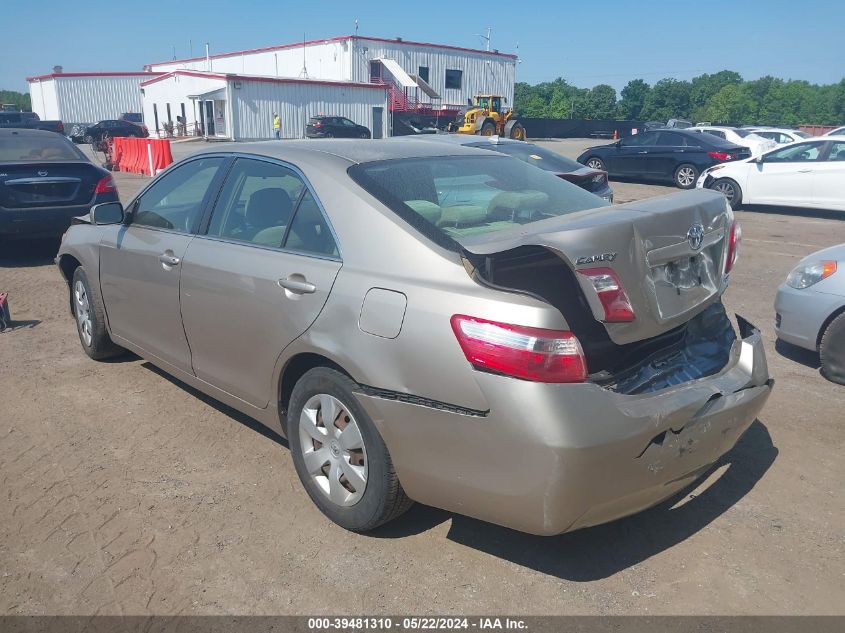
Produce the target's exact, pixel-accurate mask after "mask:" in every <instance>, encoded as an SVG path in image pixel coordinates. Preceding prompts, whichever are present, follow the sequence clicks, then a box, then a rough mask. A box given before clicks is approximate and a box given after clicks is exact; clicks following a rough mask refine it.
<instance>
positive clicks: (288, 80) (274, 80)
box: [141, 70, 388, 90]
mask: <svg viewBox="0 0 845 633" xmlns="http://www.w3.org/2000/svg"><path fill="white" fill-rule="evenodd" d="M175 75H184V76H188V77H203V78H207V79H224V80H240V81H256V82H259V83H271V84H311V85H318V86H346V87H349V88H370V89H374V90H387V89H388V86H387V85H385V84H368V83H359V82H355V81H329V80H326V79H296V78H293V77H263V76H259V75H237V74H231V73H228V74H222V73H205V72H199V71H196V70H172V71H170V72H169V73H162V74H159V76H158V77H155V78H154V79H149V80H147V81H143V82H141V87H144V86H148V85H150V84H153V83H156V82H158V81H161V80H162V79H169V78H170V77H173V76H175Z"/></svg>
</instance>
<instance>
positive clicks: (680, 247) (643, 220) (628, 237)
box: [459, 190, 733, 344]
mask: <svg viewBox="0 0 845 633" xmlns="http://www.w3.org/2000/svg"><path fill="white" fill-rule="evenodd" d="M732 221H733V213H732V212H731V210H730V208H729V207H728V206H727V204H726V202H725V198H724V196H722V195H721V194H718V193H716V192H713V191H708V190H693V191H684V192H678V193H674V194H670V195H667V196H663V197H660V198H651V199H648V200H642V201H637V202H630V203H627V204H622V205H616V206H611V207H599V208H596V209H590V210H587V211H581V212H578V213H573V214H570V215H564V216H561V217H557V218H550V219H548V220H542V221H539V222H533V223H530V224H526V225H523V226H521V227H518V228H516V229H511V230H507V231H501V232H496V233H486V234H481V235H477V236H472V237H466V238H460V239H459V242H460V244H461V246H463V247H464V248H465V249H466V250H467V251H468V252H469V253H473V254H476V255H492V254H494V253H499V252H502V251H508V250H511V249H514V248H518V247H520V246H528V245H536V246H543V247H545V248H547V249H550V250H552V251H554V252H555V253H557V254H558V255H559V256H560V257H561V258H562V259H563V260H564V261H565V262H566V264H567V265H568V266H569V267H570V268H571V269H572V270H574V271H576V272H577V271H578V270H579V269H585V268H596V267H608V268H612V269H613V270H614V271H615V272H616V274H617V276H618V277H619V279H620V280H621V282H622V284H623V286H624V288H625V291H626V293H627V295H628V297H629V299H630V301H631V305H632V306H633V308H634V313H635V315H636V318H635V319H634V321H632V322H629V323H604V327H605V329H606V330H607V334H608V336H609V337H610V339H611V340H612V341H613V342H614V343H617V344H626V343H632V342H636V341H641V340H644V339H648V338H652V337H655V336H658V335H660V334H664V333H666V332H668V331H670V330H672V329H673V328H675V327H677V326H679V325H681V324H683V323H686V322H687V321H689V320H690V319H692V318H693V317H694V316H696V315H697V314H699V313H701V312H702V311H703V310H704V309H705V308H707V306H709V305H711V304H712V303H714V302H716V301H718V299H719V297H720V295H721V293H722V291H723V290H724V288H725V281H726V280H725V279H724V259H725V249H726V244H727V240H728V234H729V231H730V225H731V223H732ZM698 227H700V231H699V230H698ZM697 232H698V233H701V243H700V245H699V244H698V243H697V241H696V239H694V238H695V234H696V233H697ZM691 236H692V238H691ZM575 277H576V279H577V281H578V283H579V285H580V286H581V289H582V291H583V293H584V296H585V297H586V298H587V301H588V303H589V304H590V308H591V310H592V312H593V316H594V317H595V319H596V320H597V321H601V320H602V318H603V316H604V310H603V308H602V306H601V302H600V301H599V298H598V295H597V294H596V291H595V289H594V288H593V286H592V284H591V282H590V281H589V280H588V279H587V278H586V277H585V276H583V275H578V274H576V275H575Z"/></svg>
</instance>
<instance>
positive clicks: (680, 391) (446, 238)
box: [57, 139, 772, 534]
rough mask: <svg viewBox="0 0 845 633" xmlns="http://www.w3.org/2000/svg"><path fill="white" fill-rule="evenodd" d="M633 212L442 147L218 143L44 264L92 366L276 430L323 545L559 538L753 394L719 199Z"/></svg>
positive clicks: (677, 455)
mask: <svg viewBox="0 0 845 633" xmlns="http://www.w3.org/2000/svg"><path fill="white" fill-rule="evenodd" d="M631 204H632V205H633V206H629V205H619V206H607V205H606V204H605V203H604V202H603V201H602V200H600V199H599V198H598V197H596V196H594V195H592V194H590V193H589V192H586V191H584V190H583V189H580V188H578V187H573V186H572V185H571V183H568V182H565V181H563V180H561V179H560V178H557V177H556V176H555V175H554V174H552V173H548V172H545V171H543V170H540V169H536V168H534V167H531V166H530V165H528V164H526V163H524V162H521V161H518V160H516V159H514V158H511V157H509V156H503V155H498V154H496V153H494V152H490V151H487V150H479V149H475V148H467V147H460V146H457V145H454V146H446V145H445V144H443V143H423V142H419V141H401V140H395V139H391V140H378V141H373V142H368V143H346V142H344V141H325V142H322V143H320V146H319V147H317V146H315V145H310V146H309V145H303V144H301V143H297V142H284V141H282V142H274V143H253V144H228V145H226V147H215V148H212V149H210V150H207V151H206V152H204V153H199V154H195V155H193V156H191V157H189V158H186V159H184V160H183V161H181V162H180V163H178V164H176V165H174V166H172V167H171V168H169V169H168V170H167V171H165V172H163V173H162V174H160V175H159V176H158V177H156V178H155V179H153V180H152V181H151V183H150V184H149V185H147V186H146V187H145V188H144V189H143V190H142V191H141V192H140V193H139V194H138V195H137V196H136V197H135V198H134V199H132V200H131V201H129V202H128V204H127V206H126V208H125V209H124V208H123V207H122V206H121V205H120V204H119V203H114V204H108V205H98V206H96V207H95V208H94V209H93V210H92V212H91V214H90V219H89V221H88V223H85V224H79V225H74V226H72V227H71V228H70V230H68V232H67V233H66V234H65V237H64V239H63V241H62V245H61V247H60V249H59V256H58V259H57V263H58V266H59V269H60V271H61V274H62V275H63V276H64V278H65V279H66V280H67V282H68V285H69V290H70V298H71V305H72V310H73V314H74V317H75V320H76V323H77V328H78V331H79V338H80V341H81V344H82V347H83V349H84V351H85V352H86V353H87V354H88V355H89V356H91V357H92V358H95V359H102V358H106V357H108V356H111V355H113V354H116V353H120V352H121V348H125V349H130V350H133V351H134V352H136V353H138V354H140V355H141V356H143V357H144V358H146V359H148V360H149V362H150V363H152V364H154V365H156V366H158V367H160V368H162V370H164V371H165V372H167V373H169V374H171V375H173V376H176V377H177V378H178V379H179V380H181V381H183V382H185V383H186V384H188V385H191V386H193V387H195V388H196V389H198V390H200V391H202V392H204V393H206V394H209V395H211V396H213V397H214V398H216V399H218V400H221V401H222V402H225V403H227V404H228V405H230V406H232V407H234V408H235V409H237V410H239V411H242V412H244V413H245V414H247V415H249V416H252V417H254V418H256V419H257V420H259V421H261V422H262V423H264V424H266V425H268V426H269V427H271V428H273V429H274V430H275V431H276V432H279V433H283V434H284V435H285V436H286V437H287V438H288V442H289V446H290V451H291V456H292V460H293V464H294V466H295V468H296V472H297V474H298V475H299V477H300V479H301V481H302V484H303V486H304V487H305V490H306V491H307V493H308V494H309V495H310V497H311V499H312V500H313V501H314V503H315V504H316V505H317V506H318V507H319V509H320V510H321V511H322V512H324V513H325V514H326V515H327V516H328V517H329V518H331V519H332V520H333V521H335V522H336V523H338V524H339V525H341V526H343V527H344V528H347V529H350V530H356V531H364V530H369V529H372V528H374V527H376V526H378V525H380V524H383V523H385V522H386V521H389V520H390V519H392V518H394V517H396V516H398V515H399V514H401V513H402V512H403V511H404V510H405V509H407V508H408V507H409V505H410V504H411V501H410V500H411V499H413V500H415V501H419V502H422V503H426V504H429V505H434V506H438V507H441V508H445V509H448V510H451V511H455V512H459V513H461V514H467V515H471V516H474V517H478V518H480V519H483V520H487V521H493V522H495V523H500V524H503V525H507V526H510V527H513V528H516V529H519V530H524V531H528V532H534V533H538V534H556V533H559V532H564V531H568V530H573V529H577V528H580V527H585V526H588V525H594V524H598V523H602V522H605V521H610V520H613V519H616V518H618V517H621V516H624V515H627V514H631V513H633V512H638V511H640V510H642V509H644V508H647V507H650V506H652V505H654V504H655V503H657V502H659V501H660V500H662V499H664V498H667V497H669V496H671V495H673V494H675V493H676V492H677V491H679V490H681V489H682V488H684V487H686V486H688V485H689V484H690V483H691V482H693V481H694V480H695V479H696V478H698V477H699V476H700V475H702V474H703V473H705V472H707V469H708V468H709V467H710V466H711V465H712V464H713V463H715V462H716V461H717V460H718V459H719V458H720V456H721V455H723V454H724V453H725V452H726V451H728V450H730V449H731V447H732V446H733V445H734V443H735V442H736V441H737V439H738V438H739V437H740V436H741V435H742V433H743V432H744V431H745V429H746V428H748V426H749V425H750V424H751V422H752V421H753V420H754V419H755V417H756V416H757V414H758V413H759V411H760V409H761V408H762V406H763V404H764V403H765V401H766V399H767V398H768V396H769V394H770V391H771V386H772V382H771V380H770V378H769V374H768V370H767V366H766V357H765V351H764V348H763V341H762V338H761V334H760V332H759V331H758V330H756V329H754V327H753V326H751V325H749V324H748V323H747V322H746V321H744V320H739V321H738V322H739V333H738V334H737V333H736V332H735V330H734V328H733V326H732V325H731V321H730V320H729V318H728V316H727V314H726V312H725V309H724V307H723V306H722V303H721V296H722V293H723V291H724V290H725V288H726V285H727V280H728V278H729V273H730V271H731V268H732V267H733V264H734V262H735V261H736V253H737V250H736V249H737V246H738V239H737V238H738V228H737V224H736V223H735V221H734V217H733V212H732V211H731V209H730V207H729V206H728V205H727V204H726V203H725V200H724V198H723V197H722V196H721V195H717V194H715V193H713V192H710V191H694V192H679V193H676V194H674V195H673V196H664V197H662V198H656V199H653V200H645V201H639V202H636V203H631ZM617 254H618V257H617ZM106 314H107V315H108V319H107V320H106V319H105V315H106ZM174 423H176V424H178V420H176V421H175V422H174ZM690 447H694V450H690ZM564 465H565V467H564ZM272 482H273V479H272V477H269V478H268V479H267V482H266V483H267V484H271V483H272Z"/></svg>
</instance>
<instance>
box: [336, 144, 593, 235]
mask: <svg viewBox="0 0 845 633" xmlns="http://www.w3.org/2000/svg"><path fill="white" fill-rule="evenodd" d="M349 175H350V176H351V177H352V178H353V180H355V181H356V182H357V183H358V184H359V185H361V186H362V187H363V188H364V189H365V190H367V191H368V192H369V193H370V194H372V195H373V196H375V197H376V198H378V199H379V200H380V201H381V202H382V203H384V204H385V205H386V206H387V207H389V208H390V209H391V210H392V211H393V212H395V213H396V214H397V215H399V216H400V217H402V218H403V219H404V220H405V221H407V222H408V223H409V224H411V225H412V226H413V227H414V228H416V229H417V230H419V231H420V232H422V233H423V234H424V235H426V236H427V237H429V238H431V239H433V240H434V241H435V242H437V243H438V244H440V245H441V246H444V247H446V248H451V249H453V250H454V249H455V248H456V247H455V244H454V242H455V241H457V242H460V241H461V239H462V238H469V237H472V236H476V235H482V234H485V233H493V232H499V231H507V230H509V229H514V228H518V227H520V226H522V225H526V224H530V223H532V222H538V221H540V220H546V219H548V218H553V217H558V216H564V215H567V214H570V213H575V212H576V211H582V210H584V209H592V208H595V207H600V206H605V205H606V204H607V203H606V202H605V201H604V200H603V199H601V198H599V197H598V196H595V195H593V194H591V193H589V192H587V191H585V190H583V189H581V188H580V187H577V186H576V185H573V184H572V183H569V182H567V181H565V180H563V179H561V178H558V177H557V176H554V175H552V174H551V173H548V172H544V171H543V170H540V169H534V168H532V167H529V166H528V165H527V164H526V163H523V162H521V161H518V160H515V159H512V158H508V157H500V156H490V157H483V156H477V157H476V156H439V157H431V158H409V159H403V160H389V161H380V162H374V163H363V164H360V165H354V166H353V167H350V168H349Z"/></svg>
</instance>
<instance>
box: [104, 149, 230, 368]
mask: <svg viewBox="0 0 845 633" xmlns="http://www.w3.org/2000/svg"><path fill="white" fill-rule="evenodd" d="M223 161H224V159H223V158H219V157H208V158H200V159H197V160H192V161H190V162H188V163H185V164H183V165H182V166H180V167H177V168H176V169H174V170H173V171H171V172H169V173H168V174H166V175H165V176H163V177H162V178H159V179H158V180H156V181H155V182H154V183H153V184H152V185H151V186H150V187H149V188H148V189H147V190H146V191H145V192H143V193H142V194H141V196H140V197H139V198H138V199H137V200H136V202H135V203H134V204H133V205H132V207H131V208H130V214H131V215H130V219H129V225H128V226H127V225H116V226H110V227H107V228H106V230H105V233H104V235H103V238H102V240H101V243H100V285H101V289H102V293H103V300H104V303H105V305H106V315H107V318H108V321H109V326H110V328H111V331H112V333H113V334H114V335H116V336H118V337H120V338H122V339H125V340H126V341H128V342H130V343H133V344H134V345H136V346H138V347H140V348H141V349H143V350H145V352H147V353H148V354H150V355H151V356H154V357H156V358H158V359H160V360H162V361H164V362H165V363H168V364H170V365H173V366H174V367H176V368H178V369H181V370H184V371H188V372H190V371H191V353H190V349H189V348H188V342H187V340H186V339H185V331H184V329H183V327H182V317H181V313H180V308H179V275H180V271H181V264H182V259H183V258H184V256H185V252H186V250H187V248H188V244H190V242H191V240H192V239H193V237H194V233H195V230H196V225H197V223H198V222H199V219H200V216H201V215H202V211H203V208H204V205H205V204H206V200H207V198H209V197H210V195H209V191H211V189H212V188H213V187H214V182H215V180H214V178H215V175H216V174H217V171H218V169H219V167H220V165H222V164H223Z"/></svg>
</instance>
